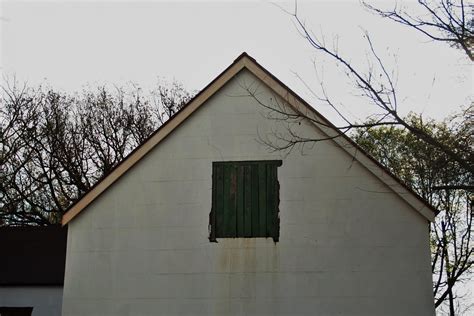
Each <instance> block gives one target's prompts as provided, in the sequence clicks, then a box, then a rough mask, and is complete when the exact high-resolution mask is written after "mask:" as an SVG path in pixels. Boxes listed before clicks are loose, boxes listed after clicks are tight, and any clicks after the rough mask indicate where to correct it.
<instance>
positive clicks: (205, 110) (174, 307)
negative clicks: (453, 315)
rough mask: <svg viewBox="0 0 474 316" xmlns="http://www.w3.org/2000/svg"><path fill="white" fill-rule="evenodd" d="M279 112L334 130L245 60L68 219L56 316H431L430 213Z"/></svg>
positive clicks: (371, 166) (358, 154)
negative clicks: (273, 143)
mask: <svg viewBox="0 0 474 316" xmlns="http://www.w3.org/2000/svg"><path fill="white" fill-rule="evenodd" d="M249 87H250V88H251V89H253V91H254V92H257V99H258V101H257V99H256V98H255V97H252V96H249V93H248V89H247V88H249ZM275 102H277V103H278V104H280V105H283V106H284V107H285V110H288V111H299V112H302V113H305V114H308V115H311V117H313V118H315V119H317V120H318V121H320V122H324V124H323V125H317V124H314V123H312V122H310V121H309V120H307V121H303V122H302V123H301V124H300V125H296V126H295V127H292V128H294V129H295V130H296V131H297V132H298V133H300V135H306V136H309V137H314V138H318V137H327V136H334V135H336V134H337V133H338V132H337V131H336V130H335V129H334V128H333V127H332V125H331V124H330V123H329V122H328V121H327V120H326V119H324V118H323V117H322V116H321V115H320V114H319V113H317V112H316V111H314V110H313V109H312V108H311V107H310V106H309V105H308V104H306V103H305V102H304V101H303V100H302V99H301V98H299V97H298V96H297V95H295V94H294V93H293V92H292V91H291V90H290V89H289V88H287V87H286V86H285V85H284V84H283V83H281V82H280V81H279V80H278V79H276V78H275V77H274V76H273V75H271V74H270V73H269V72H268V71H267V70H265V69H264V68H263V67H262V66H260V65H259V64H258V63H257V62H256V61H255V60H254V59H253V58H251V57H250V56H248V55H247V54H245V53H244V54H242V55H241V56H240V57H238V58H237V59H236V60H235V61H234V63H232V64H231V65H230V66H229V67H228V68H227V69H226V70H225V71H224V72H222V73H221V74H220V75H219V76H218V77H217V78H216V79H214V80H213V81H212V82H211V83H210V84H209V85H208V86H207V87H206V88H204V89H203V90H202V91H201V92H200V93H199V94H198V95H196V97H194V98H193V99H192V100H191V101H190V102H189V103H188V104H187V105H186V106H185V107H184V108H183V109H182V110H180V111H179V112H178V113H177V114H176V115H175V116H174V117H173V118H172V119H171V120H169V121H168V122H167V123H166V124H164V125H163V126H162V127H160V128H159V129H158V130H157V131H156V132H155V133H154V134H153V135H151V137H150V138H149V139H148V140H147V141H146V142H144V143H143V144H142V145H141V146H140V147H138V148H137V149H136V150H135V151H134V152H132V153H131V154H130V155H129V156H128V157H127V158H126V159H125V160H124V161H123V162H122V163H121V164H120V165H118V166H117V167H116V168H115V169H114V170H113V171H112V172H111V173H110V174H108V175H107V176H106V177H105V178H104V179H103V180H102V181H101V182H99V183H98V184H97V185H95V186H94V187H93V188H92V189H91V190H90V191H89V192H88V193H87V194H85V195H84V196H83V197H82V199H80V200H79V201H78V202H77V203H76V204H74V205H73V206H72V207H71V208H70V209H69V211H68V212H67V213H66V214H65V215H64V217H63V224H64V225H66V224H67V225H68V226H69V227H68V229H69V230H68V244H67V257H66V273H65V284H64V297H63V307H62V308H63V315H64V316H72V315H361V316H368V315H373V316H380V315H400V316H409V315H417V316H423V315H426V316H428V315H429V316H433V315H434V303H433V294H432V281H431V268H430V247H429V222H430V221H433V220H434V217H435V210H434V209H432V208H431V207H430V206H429V205H427V204H426V203H425V202H424V201H422V200H421V199H420V198H419V197H418V196H416V195H415V194H414V193H413V192H411V191H410V190H408V189H407V188H406V187H404V186H403V185H402V184H401V183H400V182H399V181H398V180H396V179H395V178H394V177H393V176H392V175H390V174H389V173H388V172H387V171H386V170H385V169H384V168H383V167H381V166H380V165H379V164H378V163H377V162H375V161H374V160H373V159H371V158H370V157H368V156H367V155H366V154H364V153H363V152H362V151H361V150H360V149H359V148H357V146H356V145H355V144H354V143H353V142H351V141H350V140H349V139H348V138H347V137H345V136H341V137H337V138H335V139H334V140H328V141H324V142H319V143H317V145H316V146H308V147H306V148H305V149H304V152H301V151H298V150H294V151H293V152H291V153H290V154H289V155H286V154H283V153H282V152H271V151H269V150H268V148H267V147H266V146H265V145H264V144H262V141H261V140H262V138H266V137H269V138H270V139H271V138H272V137H275V136H276V135H280V136H281V135H285V133H288V129H287V124H286V122H284V121H283V122H282V121H279V120H274V119H271V118H269V115H268V114H269V111H270V110H269V109H267V108H266V107H264V106H262V105H261V104H260V103H263V104H267V105H269V104H275Z"/></svg>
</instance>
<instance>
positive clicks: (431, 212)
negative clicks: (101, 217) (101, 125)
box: [62, 52, 437, 225]
mask: <svg viewBox="0 0 474 316" xmlns="http://www.w3.org/2000/svg"><path fill="white" fill-rule="evenodd" d="M244 68H245V69H247V70H249V71H250V72H251V73H252V74H253V75H254V76H256V77H257V78H259V79H260V80H261V81H262V82H264V83H265V84H266V85H267V86H268V87H269V88H270V89H271V90H272V91H273V92H274V93H275V94H276V95H278V96H279V97H281V98H282V99H283V100H284V101H285V102H287V103H288V105H290V106H291V107H292V108H293V109H294V110H295V111H297V112H299V113H302V114H304V115H310V116H311V118H314V119H316V120H318V121H320V122H323V123H324V125H326V126H327V127H324V126H319V125H318V126H317V127H316V128H317V129H318V130H320V131H322V132H323V133H325V134H326V135H327V136H329V137H334V136H339V137H336V138H334V139H333V141H334V142H335V143H337V144H338V145H339V146H341V147H342V148H343V149H344V150H345V151H346V152H347V153H348V154H350V155H351V156H353V157H354V159H355V160H356V161H358V162H359V163H360V164H361V165H363V166H364V167H365V168H367V169H368V170H369V171H370V172H371V173H373V174H374V175H375V176H376V177H377V178H379V179H380V180H381V181H382V182H383V183H385V184H386V185H388V186H389V187H390V188H391V189H392V190H393V191H394V192H395V193H397V194H398V195H399V196H400V197H401V198H402V199H403V200H404V201H406V202H407V203H408V204H409V205H410V206H412V207H413V209H415V210H416V211H417V212H419V213H420V214H421V215H423V216H424V217H425V218H426V219H427V220H429V221H431V222H432V221H434V218H435V215H436V213H437V211H436V210H435V209H434V208H433V207H432V206H431V205H429V204H428V203H427V202H426V201H425V200H423V199H421V198H420V197H419V196H418V195H417V194H416V193H414V192H413V191H412V190H411V189H410V188H408V187H407V186H405V185H404V184H403V183H402V182H401V181H400V180H399V179H397V178H396V177H395V176H394V175H393V174H391V173H390V171H388V170H387V169H386V168H385V167H383V166H382V165H381V164H380V163H379V162H378V161H376V160H375V159H374V158H372V157H371V156H369V155H368V154H367V153H366V152H365V151H364V150H363V149H361V148H360V147H359V146H358V145H357V144H356V143H354V142H353V141H352V140H351V139H350V138H349V137H348V136H346V135H345V134H342V133H341V132H339V131H338V130H337V128H336V127H335V126H334V125H333V124H332V123H330V122H329V121H328V120H327V119H326V118H324V117H323V116H322V115H321V114H319V113H318V112H317V111H316V110H315V109H314V108H313V107H311V106H310V105H309V104H308V103H306V102H305V101H304V100H303V99H302V98H300V97H299V96H298V95H297V94H296V93H294V92H293V91H292V90H291V89H289V88H288V87H287V86H286V85H285V84H283V83H282V82H281V81H280V80H278V79H277V78H276V77H275V76H273V75H272V74H271V73H270V72H269V71H267V70H266V69H265V68H263V67H262V66H261V65H260V64H258V63H257V62H256V60H255V59H253V58H252V57H250V56H249V55H248V54H247V53H245V52H244V53H242V54H241V55H240V56H239V57H238V58H237V59H236V60H235V61H234V62H233V63H232V64H231V65H230V66H229V67H228V68H227V69H225V70H224V71H223V72H222V73H221V74H220V75H219V76H217V77H216V78H215V79H214V80H213V81H212V82H211V83H209V84H208V85H207V86H206V87H205V88H204V89H203V90H201V91H200V92H199V93H198V94H197V95H196V96H195V97H194V98H193V99H192V100H191V101H189V102H188V103H187V104H186V105H185V106H184V107H183V108H182V109H181V110H180V111H178V112H177V113H176V114H175V115H174V116H173V117H172V118H171V119H169V120H168V121H167V122H166V123H165V124H163V125H162V126H160V127H159V128H158V129H157V130H156V131H155V132H154V133H153V134H151V135H150V137H149V138H148V139H147V140H145V141H144V142H143V143H142V144H141V145H140V146H138V147H137V148H136V149H135V150H133V151H132V152H131V153H130V154H129V155H128V156H127V157H126V158H125V159H124V160H123V161H122V162H120V163H119V164H118V165H117V166H116V167H115V168H113V169H112V171H111V172H109V173H108V174H107V175H105V176H104V177H102V179H101V180H99V181H98V182H97V183H96V184H95V185H94V186H93V187H92V188H91V189H90V190H89V191H88V192H87V193H85V194H84V195H83V196H82V197H81V198H80V199H79V200H78V201H77V202H75V203H74V204H73V205H71V206H70V207H69V209H68V210H67V211H66V213H65V214H64V215H63V218H62V225H66V224H67V223H69V222H70V221H71V220H72V219H73V218H74V217H76V216H77V215H78V214H79V213H80V212H82V211H83V210H84V209H85V208H87V206H88V205H89V204H91V203H92V202H93V201H94V200H95V199H96V198H97V197H99V195H101V194H102V193H103V192H104V191H106V190H107V189H108V188H109V187H110V186H111V185H112V184H113V183H114V182H115V181H117V180H118V179H119V178H120V177H121V176H122V175H123V174H124V173H126V172H127V171H128V170H129V169H130V168H131V167H133V166H134V165H135V164H136V163H137V162H138V161H140V159H142V158H143V157H144V156H145V155H146V154H147V153H148V152H149V151H150V150H151V149H153V148H154V147H155V146H156V145H158V144H159V143H160V142H161V141H162V140H163V139H164V138H165V137H166V136H168V135H169V134H170V133H171V132H172V131H173V130H174V129H175V128H177V127H178V126H179V125H180V124H181V123H182V122H184V121H185V120H186V119H187V118H188V117H189V116H190V115H191V114H192V113H194V112H195V111H196V110H197V109H198V108H199V107H200V106H201V105H203V104H204V103H205V102H206V100H208V99H209V98H210V97H211V96H212V95H214V94H215V93H216V92H217V91H219V89H221V88H222V87H223V86H224V85H225V84H226V83H227V82H228V81H229V80H230V79H232V78H233V77H234V76H235V75H237V74H238V73H239V72H240V71H241V70H242V69H244Z"/></svg>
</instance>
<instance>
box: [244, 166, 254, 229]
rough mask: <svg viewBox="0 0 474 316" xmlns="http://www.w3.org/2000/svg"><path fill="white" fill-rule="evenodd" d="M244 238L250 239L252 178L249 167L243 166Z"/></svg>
mask: <svg viewBox="0 0 474 316" xmlns="http://www.w3.org/2000/svg"><path fill="white" fill-rule="evenodd" d="M243 169H244V181H243V182H244V237H252V208H251V207H252V181H251V180H252V178H251V171H252V169H251V165H250V164H249V165H245V166H244V168H243Z"/></svg>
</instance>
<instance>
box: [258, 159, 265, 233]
mask: <svg viewBox="0 0 474 316" xmlns="http://www.w3.org/2000/svg"><path fill="white" fill-rule="evenodd" d="M258 213H259V216H258V223H259V226H258V236H259V237H265V236H266V232H267V169H266V166H265V165H264V164H259V165H258Z"/></svg>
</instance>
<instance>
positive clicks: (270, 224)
mask: <svg viewBox="0 0 474 316" xmlns="http://www.w3.org/2000/svg"><path fill="white" fill-rule="evenodd" d="M266 169H267V189H266V192H267V232H266V237H274V236H275V204H276V203H275V189H276V187H275V174H274V173H275V171H276V166H274V165H271V164H267V165H266Z"/></svg>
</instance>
